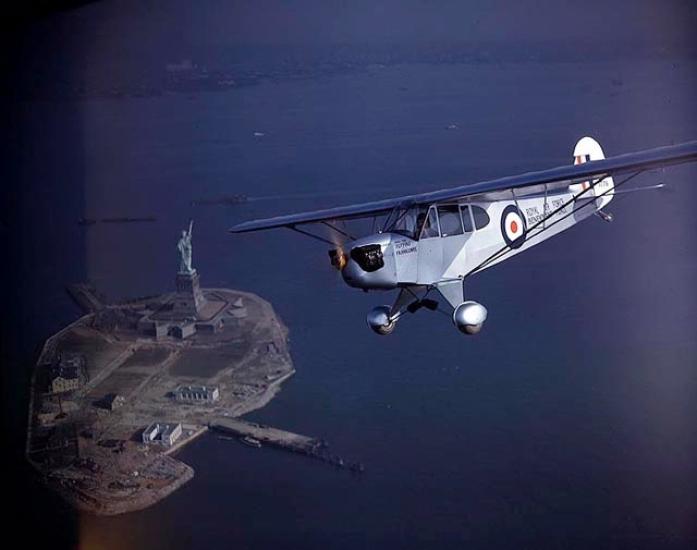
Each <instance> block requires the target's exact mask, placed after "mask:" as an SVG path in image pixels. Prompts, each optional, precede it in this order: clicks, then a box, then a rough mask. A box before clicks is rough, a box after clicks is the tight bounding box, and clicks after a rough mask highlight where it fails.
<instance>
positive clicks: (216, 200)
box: [191, 193, 249, 206]
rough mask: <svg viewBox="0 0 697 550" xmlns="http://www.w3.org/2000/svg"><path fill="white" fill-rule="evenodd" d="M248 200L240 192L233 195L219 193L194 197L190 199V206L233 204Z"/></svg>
mask: <svg viewBox="0 0 697 550" xmlns="http://www.w3.org/2000/svg"><path fill="white" fill-rule="evenodd" d="M248 201H249V197H248V196H247V195H244V194H242V193H240V194H234V195H221V196H219V197H211V198H203V199H196V200H193V201H191V205H192V206H204V205H211V204H223V205H235V204H242V203H245V202H248Z"/></svg>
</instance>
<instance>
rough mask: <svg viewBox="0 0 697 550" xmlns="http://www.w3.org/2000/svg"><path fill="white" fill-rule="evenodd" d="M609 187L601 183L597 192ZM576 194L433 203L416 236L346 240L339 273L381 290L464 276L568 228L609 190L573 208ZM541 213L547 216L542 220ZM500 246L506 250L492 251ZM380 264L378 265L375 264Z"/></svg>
mask: <svg viewBox="0 0 697 550" xmlns="http://www.w3.org/2000/svg"><path fill="white" fill-rule="evenodd" d="M608 179H609V178H608ZM602 183H605V182H602ZM609 185H611V182H610V183H609ZM598 187H600V185H598ZM607 187H608V186H604V187H602V188H601V192H602V191H603V190H606V189H607ZM576 194H577V191H575V190H574V191H571V190H570V191H568V192H561V193H559V192H557V193H554V194H551V193H550V194H548V195H546V196H544V195H543V196H530V197H524V198H520V199H517V200H513V199H511V200H495V201H491V202H475V201H464V202H461V203H453V204H451V205H438V206H432V207H430V209H429V211H428V214H427V219H429V220H430V221H431V228H430V230H427V229H422V230H421V234H420V237H419V238H418V239H415V238H413V237H410V236H406V235H404V234H403V233H400V232H392V231H386V232H384V233H376V234H373V235H369V236H366V237H363V238H360V239H357V240H355V241H352V242H350V243H346V244H345V250H346V252H347V258H346V265H345V266H344V267H343V269H342V275H343V278H344V280H345V281H346V283H347V284H348V285H350V286H353V287H357V288H362V289H383V290H389V289H394V288H397V287H403V286H410V285H426V286H429V285H437V284H439V283H442V282H444V281H449V280H456V279H458V278H462V277H464V276H465V275H466V274H468V273H470V272H471V271H472V270H474V269H476V268H478V266H480V264H482V262H485V261H487V260H490V261H489V262H487V263H486V265H485V266H483V267H482V268H480V269H485V268H488V267H491V266H493V265H496V264H497V263H499V262H501V261H503V260H504V259H508V258H510V257H511V256H513V255H515V254H518V253H520V252H523V251H524V250H527V249H528V248H530V247H532V246H535V245H537V244H539V243H541V242H542V241H544V240H546V239H548V238H550V237H552V236H554V235H556V234H558V233H561V232H562V231H564V230H566V229H569V228H570V227H572V226H574V225H575V224H577V223H578V222H580V221H581V220H583V219H585V218H587V217H589V216H591V215H592V214H594V213H595V212H596V211H597V210H598V209H599V208H598V206H599V205H600V204H602V206H605V205H606V204H607V202H609V199H611V198H612V195H610V194H608V195H605V196H603V197H602V198H598V199H596V198H594V197H595V195H593V194H591V195H589V196H587V197H581V198H579V199H578V201H584V202H586V201H591V202H593V203H594V204H589V205H588V206H587V207H585V208H582V209H580V210H575V209H576V208H578V204H575V203H574V196H575V195H576ZM601 201H602V202H601ZM574 210H575V211H574ZM458 213H459V215H460V220H461V223H460V225H458V220H457V214H458ZM552 213H553V214H552ZM543 218H547V219H545V220H544V221H543V222H542V220H543ZM540 222H541V223H540ZM446 225H447V227H446ZM542 229H544V232H542V231H541V230H542ZM448 231H450V233H448ZM453 233H454V234H453ZM371 247H372V249H371ZM376 247H379V253H378V252H377V248H376ZM509 248H510V249H509ZM361 249H368V254H371V253H372V254H373V256H377V255H380V256H381V257H380V261H378V262H375V265H371V264H370V262H368V263H367V265H363V266H362V265H361V263H363V264H365V263H366V262H365V261H363V262H361V258H360V255H358V257H357V254H356V253H355V252H353V251H355V250H359V251H360V250H361ZM502 249H504V250H506V254H505V255H501V256H500V257H495V255H496V254H497V252H499V251H501V250H502ZM492 256H494V257H493V258H492ZM378 264H382V265H380V266H379V267H378ZM366 267H367V269H366Z"/></svg>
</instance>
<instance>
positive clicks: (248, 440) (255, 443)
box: [240, 435, 261, 449]
mask: <svg viewBox="0 0 697 550" xmlns="http://www.w3.org/2000/svg"><path fill="white" fill-rule="evenodd" d="M240 441H241V442H242V443H244V444H245V445H247V446H249V447H254V448H256V449H258V448H259V447H261V441H259V440H258V439H254V438H253V437H252V436H251V435H245V436H244V437H241V438H240Z"/></svg>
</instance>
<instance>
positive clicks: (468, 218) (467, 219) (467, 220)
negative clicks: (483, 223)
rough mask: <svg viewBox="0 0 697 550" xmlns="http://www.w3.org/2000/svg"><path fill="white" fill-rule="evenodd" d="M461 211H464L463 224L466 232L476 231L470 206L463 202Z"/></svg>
mask: <svg viewBox="0 0 697 550" xmlns="http://www.w3.org/2000/svg"><path fill="white" fill-rule="evenodd" d="M460 212H461V213H462V224H463V225H464V227H465V233H472V231H474V224H473V223H472V214H471V213H470V207H469V206H467V205H465V204H463V205H461V206H460Z"/></svg>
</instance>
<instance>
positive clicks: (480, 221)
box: [471, 206, 490, 230]
mask: <svg viewBox="0 0 697 550" xmlns="http://www.w3.org/2000/svg"><path fill="white" fill-rule="evenodd" d="M471 208H472V217H473V218H474V227H476V228H477V229H478V230H479V229H483V228H485V227H486V226H487V225H489V221H490V220H489V214H487V213H486V210H484V209H483V208H482V207H481V206H472V207H471Z"/></svg>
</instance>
